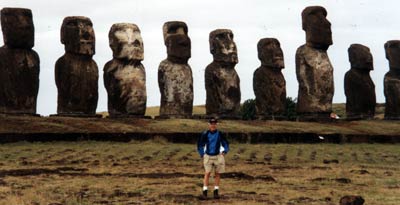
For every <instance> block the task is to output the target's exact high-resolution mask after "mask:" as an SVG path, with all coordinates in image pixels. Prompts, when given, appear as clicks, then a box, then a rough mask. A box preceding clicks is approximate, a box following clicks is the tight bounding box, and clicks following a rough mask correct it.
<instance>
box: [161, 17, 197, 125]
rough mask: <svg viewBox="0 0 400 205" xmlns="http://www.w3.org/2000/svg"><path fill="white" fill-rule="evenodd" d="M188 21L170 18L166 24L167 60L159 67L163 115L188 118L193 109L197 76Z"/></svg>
mask: <svg viewBox="0 0 400 205" xmlns="http://www.w3.org/2000/svg"><path fill="white" fill-rule="evenodd" d="M187 33H188V28H187V26H186V24H185V23H184V22H180V21H170V22H166V23H165V24H164V26H163V35H164V42H165V46H166V47H167V54H168V57H167V59H165V60H163V61H162V62H161V63H160V66H159V68H158V86H159V88H160V93H161V106H160V117H161V118H188V117H191V116H192V112H193V76H192V69H191V68H190V66H189V64H188V60H189V58H190V56H191V53H190V49H191V43H190V38H189V36H188V34H187Z"/></svg>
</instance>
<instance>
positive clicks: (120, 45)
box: [108, 23, 144, 61]
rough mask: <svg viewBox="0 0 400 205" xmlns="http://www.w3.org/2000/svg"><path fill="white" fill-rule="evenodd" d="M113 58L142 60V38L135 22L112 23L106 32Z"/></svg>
mask: <svg viewBox="0 0 400 205" xmlns="http://www.w3.org/2000/svg"><path fill="white" fill-rule="evenodd" d="M108 37H109V40H110V47H111V49H112V51H113V56H114V58H118V59H128V60H135V61H142V60H143V58H144V47H143V39H142V36H141V35H140V30H139V28H138V27H137V26H136V25H135V24H128V23H119V24H114V25H113V26H112V27H111V29H110V32H109V34H108Z"/></svg>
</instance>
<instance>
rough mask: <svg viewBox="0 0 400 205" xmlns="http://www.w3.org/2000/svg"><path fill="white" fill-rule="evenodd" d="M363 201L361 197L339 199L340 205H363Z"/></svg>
mask: <svg viewBox="0 0 400 205" xmlns="http://www.w3.org/2000/svg"><path fill="white" fill-rule="evenodd" d="M364 202H365V201H364V199H363V198H362V197H361V196H344V197H342V198H341V199H340V202H339V204H340V205H363V204H364Z"/></svg>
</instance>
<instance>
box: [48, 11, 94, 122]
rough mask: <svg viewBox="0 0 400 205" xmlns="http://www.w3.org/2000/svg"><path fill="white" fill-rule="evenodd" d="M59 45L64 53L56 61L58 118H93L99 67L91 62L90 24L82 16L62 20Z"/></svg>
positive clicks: (92, 38)
mask: <svg viewBox="0 0 400 205" xmlns="http://www.w3.org/2000/svg"><path fill="white" fill-rule="evenodd" d="M61 43H63V44H64V45H65V52H66V53H65V54H64V55H63V56H62V57H61V58H59V59H58V60H57V62H56V66H55V67H56V68H55V79H56V85H57V89H58V107H57V114H58V115H59V116H77V117H94V116H96V107H97V99H98V91H97V88H98V78H99V74H98V68H97V64H96V62H94V60H93V59H92V58H93V55H94V54H95V35H94V31H93V27H92V21H91V20H90V19H89V18H87V17H83V16H72V17H66V18H64V21H63V24H62V26H61Z"/></svg>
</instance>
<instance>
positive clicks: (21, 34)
mask: <svg viewBox="0 0 400 205" xmlns="http://www.w3.org/2000/svg"><path fill="white" fill-rule="evenodd" d="M1 28H2V31H3V39H4V44H5V45H4V46H2V47H1V48H0V113H6V114H29V115H35V114H36V102H37V95H38V91H39V70H40V67H39V66H40V62H39V56H38V54H37V53H36V52H35V51H34V50H32V47H33V46H34V26H33V20H32V12H31V10H29V9H22V8H3V9H2V10H1Z"/></svg>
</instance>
